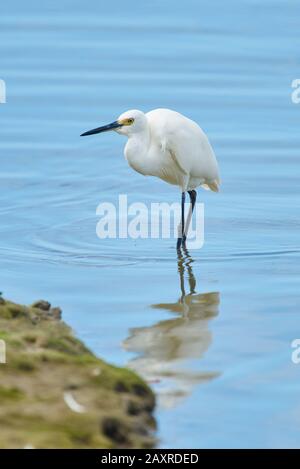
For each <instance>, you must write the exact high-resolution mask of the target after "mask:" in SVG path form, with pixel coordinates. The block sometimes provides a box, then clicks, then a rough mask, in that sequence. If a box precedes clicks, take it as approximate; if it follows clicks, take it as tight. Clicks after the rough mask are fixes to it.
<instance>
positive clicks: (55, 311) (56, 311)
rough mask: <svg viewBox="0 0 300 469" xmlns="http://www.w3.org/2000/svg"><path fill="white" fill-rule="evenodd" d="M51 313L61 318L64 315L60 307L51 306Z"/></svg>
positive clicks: (54, 316)
mask: <svg viewBox="0 0 300 469" xmlns="http://www.w3.org/2000/svg"><path fill="white" fill-rule="evenodd" d="M49 315H50V316H52V317H53V318H54V319H57V320H60V319H61V316H62V310H61V309H60V308H58V307H56V308H51V309H50V311H49Z"/></svg>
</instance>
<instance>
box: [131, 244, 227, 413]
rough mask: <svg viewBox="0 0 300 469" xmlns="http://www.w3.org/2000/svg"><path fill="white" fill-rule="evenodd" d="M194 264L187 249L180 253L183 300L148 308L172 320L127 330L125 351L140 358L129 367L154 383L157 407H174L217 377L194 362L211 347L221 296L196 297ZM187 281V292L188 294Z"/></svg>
mask: <svg viewBox="0 0 300 469" xmlns="http://www.w3.org/2000/svg"><path fill="white" fill-rule="evenodd" d="M192 264H193V259H192V257H191V256H190V255H189V253H188V251H187V249H184V250H183V252H181V251H179V253H178V273H179V278H180V289H181V296H180V298H179V299H178V301H176V302H175V303H160V304H154V305H152V308H154V309H161V310H164V311H168V312H171V313H175V314H176V316H175V317H172V318H171V319H167V320H164V321H160V322H158V323H156V324H153V325H152V326H149V327H138V328H134V329H131V330H130V335H129V337H128V338H127V339H126V340H125V342H124V347H125V348H126V350H128V351H130V352H134V353H136V354H138V356H137V357H136V358H134V359H132V360H131V361H130V363H129V367H130V368H132V369H134V370H135V371H137V372H138V373H140V374H141V375H142V376H143V377H144V378H145V379H146V380H147V381H148V382H150V383H156V384H157V388H158V389H157V391H158V396H159V403H160V405H162V406H163V407H174V406H175V405H177V404H178V403H179V402H180V401H181V399H182V398H184V397H185V396H187V395H188V394H189V393H190V392H191V391H192V389H193V387H194V386H195V385H196V384H197V383H200V382H205V381H208V380H211V379H213V378H215V377H216V376H218V375H219V373H217V372H208V371H199V370H198V368H199V364H198V363H197V362H196V360H197V361H198V360H199V358H202V357H203V356H204V354H205V352H206V351H207V350H208V348H209V346H210V344H211V342H212V333H211V332H210V330H209V322H210V321H211V319H213V318H214V317H215V316H217V315H218V312H219V311H218V310H219V302H220V300H219V293H218V292H210V293H201V294H197V293H196V279H195V276H194V273H193V268H192ZM186 276H187V280H188V282H187V283H188V289H189V293H186V288H185V280H186V278H185V277H186Z"/></svg>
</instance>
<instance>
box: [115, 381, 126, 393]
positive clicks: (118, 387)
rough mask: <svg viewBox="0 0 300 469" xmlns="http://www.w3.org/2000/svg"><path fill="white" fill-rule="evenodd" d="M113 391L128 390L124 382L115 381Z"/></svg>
mask: <svg viewBox="0 0 300 469" xmlns="http://www.w3.org/2000/svg"><path fill="white" fill-rule="evenodd" d="M115 391H117V392H128V388H127V387H126V386H125V384H124V383H122V381H117V383H116V385H115Z"/></svg>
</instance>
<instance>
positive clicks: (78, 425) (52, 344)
mask: <svg viewBox="0 0 300 469" xmlns="http://www.w3.org/2000/svg"><path fill="white" fill-rule="evenodd" d="M1 300H2V301H1V302H0V339H3V340H4V341H5V344H6V364H0V448H24V447H34V448H132V447H134V448H149V447H152V446H153V445H154V443H155V439H154V433H153V432H154V430H155V421H154V418H153V415H152V412H153V409H154V405H155V398H154V395H153V393H152V391H151V389H150V388H149V387H148V386H147V385H146V384H145V382H144V381H143V380H142V379H141V378H140V377H139V376H137V375H136V374H135V373H134V372H132V371H131V370H129V369H126V368H118V367H115V366H112V365H110V364H108V363H106V362H104V361H103V360H101V359H99V358H97V357H96V356H95V355H94V354H92V352H91V351H90V350H89V349H88V348H87V347H86V346H85V345H84V344H83V343H82V342H81V341H80V340H78V339H77V338H76V337H74V336H73V334H72V331H71V329H70V328H69V327H68V326H67V325H66V324H65V323H64V322H62V321H61V320H60V309H57V308H51V306H50V304H49V303H47V302H44V301H42V300H40V301H39V302H36V303H35V304H33V305H32V306H24V305H18V304H15V303H12V302H10V301H7V300H5V299H3V298H2V297H1Z"/></svg>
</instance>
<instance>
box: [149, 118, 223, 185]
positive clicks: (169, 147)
mask: <svg viewBox="0 0 300 469" xmlns="http://www.w3.org/2000/svg"><path fill="white" fill-rule="evenodd" d="M146 117H147V120H148V122H149V126H150V132H151V140H153V141H155V142H157V144H158V145H160V147H161V149H162V151H164V152H169V153H170V155H171V157H172V159H173V160H174V161H175V162H176V164H177V165H178V168H179V169H180V170H181V172H182V173H183V175H184V176H185V177H186V179H187V185H188V188H194V187H197V186H199V185H202V186H203V187H204V188H206V189H211V190H213V191H215V192H217V191H218V190H219V185H220V177H219V169H218V163H217V160H216V157H215V154H214V152H213V149H212V147H211V145H210V143H209V141H208V138H207V136H206V135H205V133H204V132H203V130H202V129H201V128H200V127H199V126H198V124H196V122H194V121H192V120H191V119H188V118H187V117H185V116H183V115H182V114H179V113H178V112H175V111H172V110H170V109H155V110H153V111H150V112H148V113H147V114H146Z"/></svg>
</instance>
